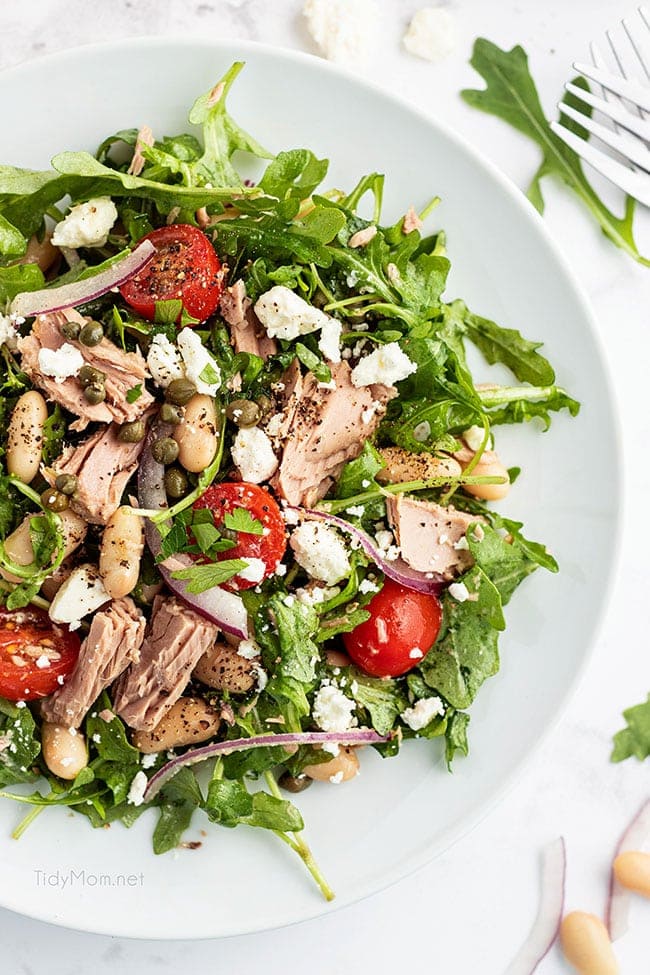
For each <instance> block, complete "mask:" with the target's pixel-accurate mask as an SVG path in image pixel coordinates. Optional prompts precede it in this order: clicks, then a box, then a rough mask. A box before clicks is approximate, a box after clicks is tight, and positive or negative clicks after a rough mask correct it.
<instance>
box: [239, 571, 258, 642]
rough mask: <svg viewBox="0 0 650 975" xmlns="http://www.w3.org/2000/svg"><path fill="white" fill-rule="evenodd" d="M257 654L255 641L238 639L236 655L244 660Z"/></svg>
mask: <svg viewBox="0 0 650 975" xmlns="http://www.w3.org/2000/svg"><path fill="white" fill-rule="evenodd" d="M240 575H241V573H240ZM259 655H260V648H259V646H258V645H257V643H255V640H240V641H239V646H238V647H237V656H239V657H243V658H244V660H254V659H255V657H259Z"/></svg>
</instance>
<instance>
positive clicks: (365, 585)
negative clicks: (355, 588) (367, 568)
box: [359, 579, 379, 596]
mask: <svg viewBox="0 0 650 975" xmlns="http://www.w3.org/2000/svg"><path fill="white" fill-rule="evenodd" d="M359 592H360V593H362V595H364V596H366V595H367V594H368V593H369V592H379V586H378V585H377V583H376V582H373V581H372V579H362V580H361V582H360V583H359Z"/></svg>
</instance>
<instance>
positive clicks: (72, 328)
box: [61, 322, 81, 339]
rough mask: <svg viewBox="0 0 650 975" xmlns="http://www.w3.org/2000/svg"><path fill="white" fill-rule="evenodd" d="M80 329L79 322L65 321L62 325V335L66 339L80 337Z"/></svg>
mask: <svg viewBox="0 0 650 975" xmlns="http://www.w3.org/2000/svg"><path fill="white" fill-rule="evenodd" d="M80 331H81V325H80V324H79V322H64V323H63V325H62V326H61V335H62V336H63V337H64V338H66V339H78V338H79V332H80Z"/></svg>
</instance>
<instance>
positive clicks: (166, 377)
mask: <svg viewBox="0 0 650 975" xmlns="http://www.w3.org/2000/svg"><path fill="white" fill-rule="evenodd" d="M147 366H148V367H149V372H150V373H151V378H152V379H153V381H154V382H155V384H156V386H159V387H160V388H161V389H167V387H168V386H169V384H170V383H171V382H173V380H174V379H182V378H183V376H184V374H185V373H184V370H183V364H182V360H181V357H180V353H179V351H178V349H177V348H176V346H175V345H174V344H173V343H172V342H170V341H169V339H168V338H167V336H166V335H163V334H162V333H158V335H154V337H153V338H152V340H151V345H150V346H149V351H148V352H147Z"/></svg>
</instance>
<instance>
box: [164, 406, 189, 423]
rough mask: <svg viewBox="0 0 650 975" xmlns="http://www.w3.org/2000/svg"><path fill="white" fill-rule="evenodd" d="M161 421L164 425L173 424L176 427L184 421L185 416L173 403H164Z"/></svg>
mask: <svg viewBox="0 0 650 975" xmlns="http://www.w3.org/2000/svg"><path fill="white" fill-rule="evenodd" d="M160 419H161V420H162V422H163V423H172V424H173V425H174V426H176V424H177V423H180V422H181V420H182V419H183V414H182V412H181V410H180V409H179V408H178V406H174V404H173V403H163V405H162V406H161V407H160Z"/></svg>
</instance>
